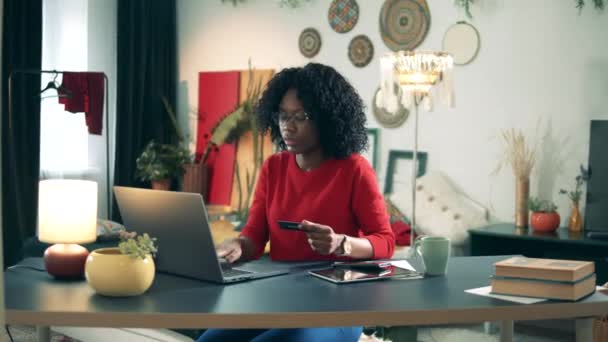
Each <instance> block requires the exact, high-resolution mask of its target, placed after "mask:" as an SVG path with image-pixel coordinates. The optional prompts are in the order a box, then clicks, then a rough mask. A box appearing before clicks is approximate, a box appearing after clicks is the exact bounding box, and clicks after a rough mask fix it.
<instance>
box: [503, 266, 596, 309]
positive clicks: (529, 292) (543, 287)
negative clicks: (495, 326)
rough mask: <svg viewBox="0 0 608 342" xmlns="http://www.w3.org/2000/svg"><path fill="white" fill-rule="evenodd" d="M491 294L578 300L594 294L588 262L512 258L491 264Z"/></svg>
mask: <svg viewBox="0 0 608 342" xmlns="http://www.w3.org/2000/svg"><path fill="white" fill-rule="evenodd" d="M494 266H495V267H496V271H495V274H494V276H493V277H492V280H491V283H492V284H491V285H492V293H496V294H505V295H513V296H525V297H537V298H546V299H560V300H573V301H574V300H579V299H581V298H583V297H585V296H587V295H589V294H591V293H593V292H594V291H595V265H594V263H593V262H590V261H577V260H557V259H534V258H526V257H513V258H509V259H507V260H503V261H499V262H497V263H495V264H494Z"/></svg>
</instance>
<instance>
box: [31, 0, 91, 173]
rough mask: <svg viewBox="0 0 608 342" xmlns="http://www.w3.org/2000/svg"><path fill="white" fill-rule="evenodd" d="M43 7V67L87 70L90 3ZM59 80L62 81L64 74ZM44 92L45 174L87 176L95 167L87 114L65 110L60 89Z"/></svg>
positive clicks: (64, 1) (67, 0)
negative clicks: (92, 165) (58, 90)
mask: <svg viewBox="0 0 608 342" xmlns="http://www.w3.org/2000/svg"><path fill="white" fill-rule="evenodd" d="M42 10H43V12H42V13H43V22H42V69H44V70H75V71H79V70H86V68H87V30H86V28H87V16H86V13H87V2H86V1H80V0H45V1H44V2H43V9H42ZM83 14H84V15H83ZM55 76H56V75H52V74H43V75H42V77H41V87H42V88H44V87H45V86H46V85H47V83H48V82H49V81H52V80H53V78H54V77H55ZM56 81H57V82H56V83H57V84H61V74H60V75H58V76H57V78H56ZM42 88H41V89H42ZM42 95H43V99H42V101H41V104H40V106H41V108H40V116H41V118H40V120H41V121H40V171H41V177H43V178H54V177H65V176H69V177H79V178H80V177H85V176H86V175H87V174H88V173H90V172H91V170H90V168H89V165H88V164H89V163H88V159H89V156H88V133H87V128H86V125H85V119H84V113H75V114H74V113H70V112H67V111H65V110H64V106H63V105H62V104H59V101H58V98H57V97H55V96H54V95H57V92H56V91H55V90H53V89H51V90H47V91H46V92H45V93H44V94H42ZM47 96H48V97H47ZM45 97H46V98H45Z"/></svg>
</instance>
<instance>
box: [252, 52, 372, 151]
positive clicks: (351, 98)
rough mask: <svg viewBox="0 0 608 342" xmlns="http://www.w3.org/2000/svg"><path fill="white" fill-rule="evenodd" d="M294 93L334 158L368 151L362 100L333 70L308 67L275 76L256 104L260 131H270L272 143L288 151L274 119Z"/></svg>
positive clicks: (326, 67)
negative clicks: (285, 100)
mask: <svg viewBox="0 0 608 342" xmlns="http://www.w3.org/2000/svg"><path fill="white" fill-rule="evenodd" d="M291 88H293V89H295V90H296V91H297V96H298V99H299V100H300V102H302V106H303V107H304V110H305V111H306V113H307V114H308V115H309V116H310V117H311V119H312V120H313V122H314V123H315V124H316V126H317V128H318V129H319V136H320V140H321V146H322V148H323V150H324V151H325V153H327V154H328V155H329V156H333V157H334V158H345V157H348V156H349V155H351V154H353V153H361V152H362V151H364V150H366V149H367V132H366V128H365V122H366V117H365V113H364V112H363V109H364V105H363V101H362V100H361V97H360V96H359V94H358V93H357V91H356V90H355V88H353V86H352V85H351V84H350V83H349V82H348V81H347V80H346V79H345V78H344V77H343V76H342V75H340V74H339V73H338V72H337V71H336V70H335V69H334V68H332V67H330V66H326V65H323V64H318V63H309V64H307V65H306V66H304V67H303V68H300V67H298V68H286V69H283V70H282V71H281V72H279V73H278V74H276V75H275V76H274V77H273V78H272V79H271V80H270V82H268V85H267V86H266V89H265V91H264V93H263V95H262V97H261V98H260V100H259V102H258V104H257V110H256V112H257V119H258V125H259V128H260V131H261V132H263V133H266V132H268V130H270V135H271V137H272V141H273V142H274V143H275V144H276V145H278V146H279V148H280V149H282V150H285V149H286V145H285V142H284V141H283V138H282V137H281V132H280V130H279V126H278V125H277V123H276V121H275V120H274V117H275V116H276V115H277V112H278V109H279V104H280V103H281V100H282V99H283V96H284V95H285V93H286V92H287V91H288V90H289V89H291Z"/></svg>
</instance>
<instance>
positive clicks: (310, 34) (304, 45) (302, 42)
mask: <svg viewBox="0 0 608 342" xmlns="http://www.w3.org/2000/svg"><path fill="white" fill-rule="evenodd" d="M298 45H299V47H300V52H301V53H302V54H303V55H304V56H306V57H308V58H312V57H314V56H316V55H317V53H319V50H320V49H321V35H320V34H319V31H317V30H315V29H314V28H312V27H309V28H307V29H305V30H304V31H302V33H300V39H299V40H298Z"/></svg>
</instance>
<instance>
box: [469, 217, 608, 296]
mask: <svg viewBox="0 0 608 342" xmlns="http://www.w3.org/2000/svg"><path fill="white" fill-rule="evenodd" d="M469 235H470V237H471V243H470V248H471V250H470V252H471V255H472V256H481V255H512V254H522V255H525V256H527V257H531V258H550V259H570V260H588V261H594V262H595V272H596V276H597V284H599V285H602V284H604V283H605V282H606V281H608V241H606V240H596V239H589V238H587V237H586V236H585V232H580V233H571V232H569V231H568V228H565V227H564V228H558V229H557V230H556V231H555V232H554V233H548V234H547V233H537V232H535V231H534V230H533V229H532V228H526V229H520V228H516V227H515V225H514V224H512V223H499V224H494V225H491V226H487V227H483V228H478V229H471V230H469Z"/></svg>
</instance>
